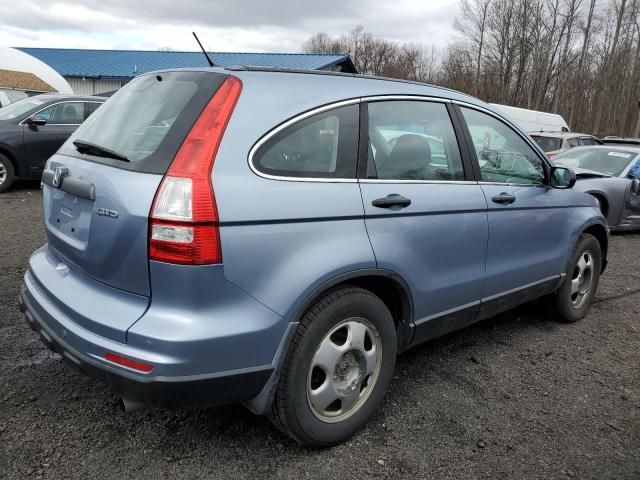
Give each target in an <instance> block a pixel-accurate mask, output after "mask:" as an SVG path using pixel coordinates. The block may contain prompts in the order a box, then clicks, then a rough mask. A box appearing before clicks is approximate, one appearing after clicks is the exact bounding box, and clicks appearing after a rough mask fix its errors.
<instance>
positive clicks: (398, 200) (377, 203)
mask: <svg viewBox="0 0 640 480" xmlns="http://www.w3.org/2000/svg"><path fill="white" fill-rule="evenodd" d="M371 205H373V206H374V207H378V208H392V207H400V208H404V207H408V206H409V205H411V200H410V199H408V198H407V197H403V196H402V195H398V194H397V193H392V194H391V195H387V196H386V197H382V198H376V199H375V200H374V201H373V202H371Z"/></svg>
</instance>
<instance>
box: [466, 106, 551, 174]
mask: <svg viewBox="0 0 640 480" xmlns="http://www.w3.org/2000/svg"><path fill="white" fill-rule="evenodd" d="M461 110H462V114H463V116H464V119H465V121H466V122H467V126H468V127H469V131H470V132H471V139H472V141H473V146H474V148H475V151H476V155H477V157H478V163H479V164H480V173H481V175H482V180H483V181H485V182H500V183H518V184H531V185H539V184H543V183H544V178H545V177H544V162H543V161H542V160H541V159H540V157H538V155H537V154H536V152H535V151H534V150H533V148H531V147H530V146H529V145H528V144H527V143H526V142H525V141H524V139H523V138H522V137H521V136H520V135H518V134H517V133H516V132H515V131H513V130H512V129H511V128H510V127H508V126H507V125H506V124H504V123H502V122H501V121H500V120H498V119H497V118H495V117H492V116H490V115H487V114H485V113H482V112H479V111H477V110H472V109H469V108H462V109H461Z"/></svg>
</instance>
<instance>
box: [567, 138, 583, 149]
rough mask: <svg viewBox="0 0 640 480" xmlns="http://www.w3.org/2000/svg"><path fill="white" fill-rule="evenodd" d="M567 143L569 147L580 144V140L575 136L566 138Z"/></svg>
mask: <svg viewBox="0 0 640 480" xmlns="http://www.w3.org/2000/svg"><path fill="white" fill-rule="evenodd" d="M567 143H568V144H569V146H570V147H571V148H573V147H579V146H580V141H579V140H578V139H577V138H570V139H568V140H567Z"/></svg>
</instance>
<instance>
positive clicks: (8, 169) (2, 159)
mask: <svg viewBox="0 0 640 480" xmlns="http://www.w3.org/2000/svg"><path fill="white" fill-rule="evenodd" d="M15 179H16V172H15V169H14V168H13V163H11V160H9V159H8V158H7V157H6V156H4V155H2V154H1V153H0V193H2V192H6V191H7V190H9V187H11V185H13V181H14V180H15Z"/></svg>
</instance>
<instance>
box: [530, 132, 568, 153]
mask: <svg viewBox="0 0 640 480" xmlns="http://www.w3.org/2000/svg"><path fill="white" fill-rule="evenodd" d="M531 138H533V139H534V140H535V142H536V143H537V144H538V145H540V148H541V149H542V151H543V152H544V153H547V152H553V151H555V150H560V147H562V139H561V138H558V137H541V136H540V135H531Z"/></svg>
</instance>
